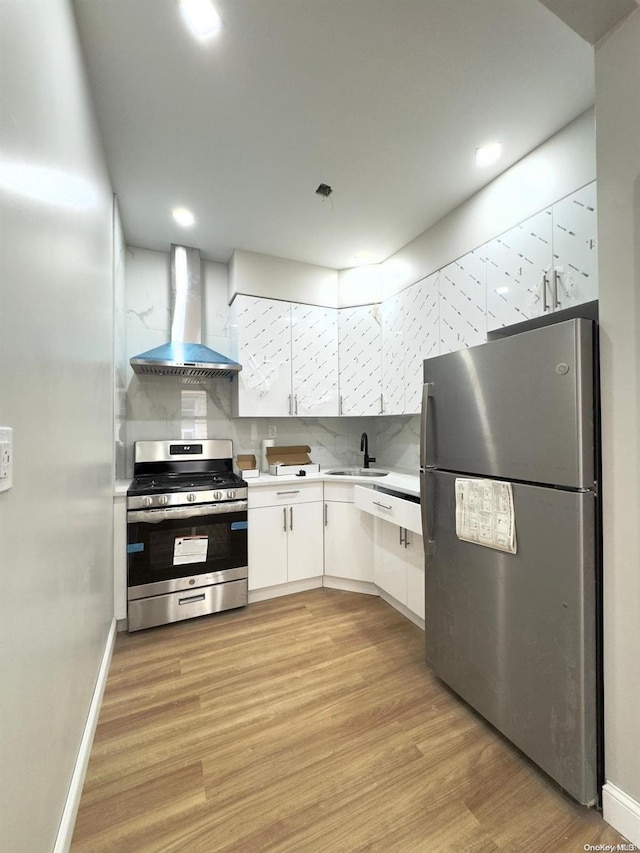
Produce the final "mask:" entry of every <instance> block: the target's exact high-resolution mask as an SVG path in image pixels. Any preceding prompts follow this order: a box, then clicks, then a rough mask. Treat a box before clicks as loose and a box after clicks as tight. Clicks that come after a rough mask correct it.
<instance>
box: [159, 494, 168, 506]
mask: <svg viewBox="0 0 640 853" xmlns="http://www.w3.org/2000/svg"><path fill="white" fill-rule="evenodd" d="M158 503H159V504H160V506H166V505H167V504H168V503H169V498H168V497H167V496H166V495H160V497H159V498H158Z"/></svg>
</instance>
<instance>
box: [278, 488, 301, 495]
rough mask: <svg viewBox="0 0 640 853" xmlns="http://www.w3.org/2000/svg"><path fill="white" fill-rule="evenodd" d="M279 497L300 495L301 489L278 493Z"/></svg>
mask: <svg viewBox="0 0 640 853" xmlns="http://www.w3.org/2000/svg"><path fill="white" fill-rule="evenodd" d="M276 494H277V495H299V494H300V489H291V490H290V491H288V492H276Z"/></svg>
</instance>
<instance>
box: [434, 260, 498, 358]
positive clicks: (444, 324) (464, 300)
mask: <svg viewBox="0 0 640 853" xmlns="http://www.w3.org/2000/svg"><path fill="white" fill-rule="evenodd" d="M485 248H486V247H485V246H481V247H480V248H479V249H474V250H473V252H469V253H468V254H467V255H464V257H462V258H459V259H458V260H457V261H454V262H453V263H452V264H449V265H448V266H446V267H443V268H442V269H441V270H440V275H439V278H438V283H439V291H440V352H441V353H447V352H454V351H455V350H459V349H464V348H465V347H473V346H475V345H476V344H482V343H484V342H485V341H486V339H487V321H486V310H487V290H486V255H485Z"/></svg>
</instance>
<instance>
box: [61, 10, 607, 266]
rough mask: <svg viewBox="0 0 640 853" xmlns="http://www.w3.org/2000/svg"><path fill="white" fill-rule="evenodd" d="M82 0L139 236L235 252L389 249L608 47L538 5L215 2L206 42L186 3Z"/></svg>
mask: <svg viewBox="0 0 640 853" xmlns="http://www.w3.org/2000/svg"><path fill="white" fill-rule="evenodd" d="M74 7H75V10H76V16H77V19H78V24H79V30H80V36H81V41H82V43H83V47H84V50H85V54H86V58H87V63H88V68H89V76H90V80H91V84H92V87H93V93H94V97H95V101H96V107H97V111H98V117H99V121H100V125H101V128H102V132H103V136H104V144H105V149H106V156H107V162H108V165H109V169H110V172H111V177H112V181H113V185H114V189H115V192H116V194H117V196H118V200H119V204H120V210H121V215H122V219H123V223H124V229H125V235H126V240H127V243H129V244H130V245H135V246H142V247H145V248H149V249H157V250H161V251H168V249H169V245H170V244H171V243H172V242H177V243H184V244H186V245H191V246H196V247H198V248H200V250H201V251H202V254H203V256H204V257H205V258H208V259H209V260H214V261H222V262H225V263H226V262H227V261H228V260H229V257H230V255H231V252H232V250H233V249H234V248H241V249H248V250H251V251H254V252H262V253H265V254H271V255H276V256H280V257H285V258H292V259H294V260H301V261H307V262H309V263H314V264H321V265H323V266H328V267H333V268H337V269H341V268H345V267H351V266H354V265H356V261H355V260H354V255H356V254H357V253H359V252H364V251H368V252H370V253H371V260H372V261H381V260H384V259H385V258H387V257H388V256H389V255H391V254H392V253H393V252H395V251H397V250H398V249H399V248H400V247H402V246H403V245H405V244H406V243H407V242H408V241H410V240H411V239H412V238H413V237H415V236H417V235H418V234H420V233H421V232H422V231H424V230H425V229H426V228H428V227H429V226H430V225H431V224H433V223H434V222H436V221H437V220H438V219H440V218H441V217H442V216H443V215H444V214H446V213H448V212H449V211H450V210H452V209H453V208H454V207H456V206H457V205H458V204H460V203H461V202H462V201H464V200H465V199H466V198H468V197H469V196H470V195H472V194H473V193H474V192H476V191H477V190H478V189H479V188H480V187H482V186H483V185H484V184H486V183H487V182H488V181H490V180H491V179H492V178H494V177H495V176H496V175H497V174H498V173H499V172H501V171H503V170H504V169H505V168H506V167H508V166H509V165H511V164H512V163H514V162H515V161H517V160H518V159H519V158H520V157H522V156H523V155H524V154H526V153H527V152H528V151H530V150H531V149H532V148H534V147H535V146H537V145H538V144H539V143H540V142H542V141H543V140H544V139H546V138H547V137H549V136H550V135H551V134H553V133H554V132H555V131H557V130H559V129H560V128H561V127H563V126H564V125H565V124H566V123H567V122H569V121H570V120H571V119H573V118H574V117H575V116H577V115H579V114H580V113H581V112H583V111H584V110H585V109H587V108H588V107H589V106H590V105H591V104H592V103H593V100H594V85H593V51H592V48H591V47H590V46H589V44H587V42H586V41H583V40H582V39H581V38H580V37H579V36H578V35H576V34H575V33H574V32H573V31H572V30H570V29H569V28H568V27H567V26H566V25H565V24H563V23H562V22H561V21H560V20H559V19H558V18H556V17H555V16H554V14H552V12H550V11H549V10H548V9H547V8H545V7H544V6H543V5H542V4H541V3H539V2H538V0H217V2H216V8H217V9H218V11H219V13H220V15H221V17H222V19H223V22H224V27H223V30H222V31H221V32H220V33H219V34H218V35H217V36H216V37H214V38H213V39H212V40H211V41H209V42H206V43H200V42H197V41H196V40H195V39H194V38H193V37H192V36H191V35H190V33H189V32H188V31H187V30H186V28H185V27H184V25H183V22H182V18H181V16H180V13H179V6H178V0H74ZM495 139H499V140H502V142H503V144H504V156H503V158H502V160H501V161H500V163H498V164H496V165H495V166H492V167H489V168H488V169H486V168H485V169H484V170H479V169H478V168H477V167H476V166H475V165H474V162H473V154H474V149H475V148H476V147H477V146H478V145H481V144H483V143H485V142H488V141H492V140H495ZM320 183H327V184H330V185H331V186H332V187H333V195H332V196H331V198H330V199H322V198H321V197H320V196H318V195H316V194H315V189H316V187H317V186H318V184H320ZM177 205H183V206H186V207H188V208H190V209H191V210H192V211H193V212H194V214H195V216H196V218H197V223H196V225H194V226H193V227H192V228H190V229H188V230H185V229H181V228H180V227H179V226H177V225H176V224H175V223H173V221H172V219H171V216H170V211H171V209H172V208H173V207H175V206H177Z"/></svg>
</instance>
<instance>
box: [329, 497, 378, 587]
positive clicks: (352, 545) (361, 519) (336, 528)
mask: <svg viewBox="0 0 640 853" xmlns="http://www.w3.org/2000/svg"><path fill="white" fill-rule="evenodd" d="M353 491H354V486H353V485H352V484H350V483H325V484H324V573H325V576H327V577H336V578H346V579H348V580H356V581H364V582H368V583H373V518H372V517H371V516H370V515H368V514H367V513H366V512H361V511H360V510H359V509H358V508H357V507H356V506H354V503H353Z"/></svg>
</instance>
